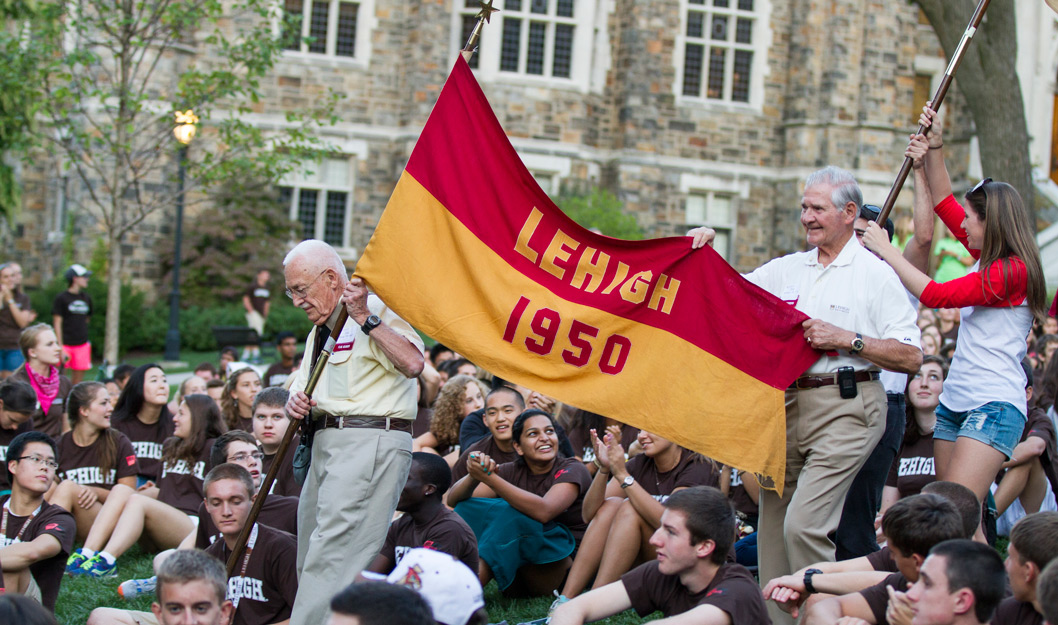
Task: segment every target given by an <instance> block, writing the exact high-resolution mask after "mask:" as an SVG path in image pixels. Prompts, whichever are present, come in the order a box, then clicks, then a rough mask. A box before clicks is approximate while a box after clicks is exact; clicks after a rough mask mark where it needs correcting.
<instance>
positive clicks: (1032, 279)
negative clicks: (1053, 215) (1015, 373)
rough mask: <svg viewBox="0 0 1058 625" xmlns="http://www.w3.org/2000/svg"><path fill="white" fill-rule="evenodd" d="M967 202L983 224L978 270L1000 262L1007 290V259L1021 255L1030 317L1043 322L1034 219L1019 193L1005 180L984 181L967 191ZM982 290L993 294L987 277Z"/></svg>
mask: <svg viewBox="0 0 1058 625" xmlns="http://www.w3.org/2000/svg"><path fill="white" fill-rule="evenodd" d="M966 202H967V204H969V205H970V210H972V211H973V212H974V213H976V214H977V218H978V219H980V220H981V222H982V223H983V224H984V241H983V242H982V243H981V258H980V263H981V264H980V271H981V273H982V274H985V273H987V272H988V270H989V269H990V268H991V267H992V264H993V263H1000V268H1001V269H1002V273H1003V288H1004V290H1006V291H1008V292H1009V289H1010V287H1011V284H1010V277H1011V267H1010V258H1011V257H1012V256H1016V257H1018V258H1020V259H1021V261H1022V262H1023V263H1025V271H1026V273H1027V274H1028V280H1027V282H1028V284H1027V287H1028V288H1027V291H1028V297H1027V298H1026V303H1027V304H1028V306H1029V310H1031V311H1032V316H1033V317H1035V318H1036V319H1037V320H1038V321H1040V322H1041V323H1042V322H1043V319H1044V317H1046V314H1047V284H1046V282H1045V281H1044V278H1043V266H1042V263H1041V262H1040V248H1039V247H1038V246H1037V245H1036V234H1035V233H1034V232H1033V227H1032V225H1033V223H1034V222H1033V220H1032V218H1031V217H1030V215H1029V212H1028V210H1026V208H1025V204H1024V202H1022V201H1021V196H1020V195H1018V192H1017V190H1016V189H1015V188H1014V187H1012V186H1010V185H1009V184H1007V183H1005V182H991V181H987V182H985V183H984V184H982V185H979V186H977V187H974V188H973V189H971V190H970V191H968V192H967V193H966ZM981 289H982V292H983V293H984V295H985V296H986V297H987V296H989V295H992V296H994V295H995V293H994V292H993V293H989V291H991V290H992V289H991V286H990V284H989V282H988V281H987V280H982V281H981Z"/></svg>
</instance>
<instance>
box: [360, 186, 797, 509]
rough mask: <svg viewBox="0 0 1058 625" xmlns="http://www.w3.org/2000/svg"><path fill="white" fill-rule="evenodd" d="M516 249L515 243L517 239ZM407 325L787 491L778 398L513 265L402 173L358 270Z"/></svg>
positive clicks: (779, 393) (503, 371) (706, 357)
mask: <svg viewBox="0 0 1058 625" xmlns="http://www.w3.org/2000/svg"><path fill="white" fill-rule="evenodd" d="M512 244H513V243H512ZM356 275H358V276H360V277H362V278H363V279H364V280H366V281H367V283H368V284H369V285H370V287H371V289H372V290H374V291H375V292H376V293H377V294H378V295H379V297H381V298H382V300H383V301H384V302H386V304H387V305H388V306H390V307H391V308H392V309H393V310H394V311H396V312H397V314H399V315H400V316H401V317H402V318H403V319H405V320H406V321H408V322H409V323H411V324H412V325H414V326H415V327H416V328H418V329H419V330H421V331H423V332H425V333H426V334H428V335H429V336H431V337H433V338H434V339H436V340H438V341H440V342H441V343H444V344H445V345H448V346H449V347H452V348H453V349H455V350H456V351H458V352H459V353H460V354H462V355H464V356H466V357H467V358H469V359H470V360H471V361H473V362H474V363H476V364H478V365H480V366H481V367H483V368H484V369H486V370H487V371H490V372H492V373H494V374H496V375H499V376H500V377H503V378H505V379H511V380H515V381H517V382H518V383H520V384H523V385H524V386H527V387H528V388H531V389H533V390H536V391H540V392H542V393H546V394H547V395H551V396H553V397H556V398H557V399H559V400H561V401H563V402H565V403H567V404H570V405H573V406H585V407H587V406H590V407H591V408H590V409H591V410H592V411H593V412H598V413H600V414H604V415H606V416H608V417H612V418H614V419H617V420H619V421H622V422H624V423H628V424H630V425H633V426H635V427H638V428H641V429H644V430H647V431H649V432H653V433H656V434H658V435H660V436H663V437H665V438H667V439H669V440H671V441H673V442H676V443H678V444H679V445H682V446H683V447H686V448H688V449H692V450H694V451H697V452H700V453H702V454H703V455H705V456H707V457H709V458H712V459H714V460H716V461H718V462H722V463H724V464H728V465H731V466H734V467H738V468H739V469H743V470H747V471H750V472H752V473H756V474H759V475H763V476H764V477H765V478H769V477H770V478H772V480H773V481H774V483H775V484H776V485H777V486H779V488H780V489H781V486H782V484H783V479H782V476H783V473H784V471H785V464H786V450H785V447H786V426H785V408H784V391H783V390H781V389H776V388H774V387H772V386H770V385H768V384H766V383H764V382H761V381H759V380H757V379H756V378H754V377H752V376H750V375H748V374H746V373H744V372H742V371H740V370H739V369H737V368H735V367H732V366H731V365H729V364H727V363H725V362H724V361H722V360H720V359H719V358H717V357H716V356H713V355H712V354H710V353H708V352H706V351H704V350H702V349H700V348H699V347H697V346H695V345H692V344H691V343H689V342H687V341H686V340H684V339H682V338H679V337H676V336H674V335H673V334H671V333H669V332H667V331H664V330H660V329H658V328H654V327H651V326H648V325H645V324H641V323H638V322H635V321H631V320H628V319H625V318H623V317H619V316H617V315H614V314H611V313H608V312H605V311H602V310H599V309H596V308H592V307H590V306H584V305H581V304H576V303H573V302H569V301H567V300H564V299H561V298H559V297H558V296H556V295H554V294H553V293H551V292H550V291H549V290H548V289H546V288H544V287H543V286H541V285H540V284H538V283H537V282H535V281H533V280H531V279H530V278H528V277H526V276H524V275H523V274H521V273H520V272H518V271H517V270H515V269H513V268H512V267H511V266H510V265H508V264H507V263H506V261H504V260H503V259H502V258H501V257H500V256H499V255H497V254H496V253H495V252H493V251H492V250H491V249H489V247H488V246H486V245H485V243H484V242H482V241H481V240H480V239H478V238H477V237H476V236H475V235H474V234H473V233H472V232H470V230H468V229H467V228H466V227H465V226H464V225H463V224H462V223H461V222H460V221H459V220H458V219H457V218H456V217H454V216H453V215H452V214H451V213H450V212H448V210H447V209H446V208H445V207H444V206H443V205H442V204H441V203H440V202H439V201H438V200H437V199H436V198H434V197H433V196H432V195H431V194H430V192H429V191H428V190H427V189H425V188H424V187H423V186H422V185H420V184H419V183H418V181H416V180H415V179H414V178H413V177H412V176H411V175H410V174H408V173H407V172H404V173H403V174H402V175H401V179H400V181H399V182H398V184H397V187H396V189H395V190H394V191H393V195H392V197H391V198H390V200H389V203H388V204H387V206H386V210H385V212H384V213H383V215H382V219H381V220H380V221H379V223H378V226H377V227H376V228H375V233H374V236H372V238H371V241H370V243H368V245H367V248H366V249H365V250H364V254H363V256H362V257H361V259H360V261H359V263H358V264H357V266H356Z"/></svg>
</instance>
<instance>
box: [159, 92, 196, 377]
mask: <svg viewBox="0 0 1058 625" xmlns="http://www.w3.org/2000/svg"><path fill="white" fill-rule="evenodd" d="M174 116H175V121H176V126H174V127H173V136H174V137H176V140H177V141H178V142H179V143H180V147H179V148H177V165H178V170H177V172H178V173H177V195H176V236H175V237H174V242H173V290H172V291H171V292H170V293H169V331H168V332H166V333H165V360H166V361H169V362H176V361H177V360H180V247H181V246H182V245H183V234H184V233H183V231H184V177H185V175H186V171H187V147H188V145H190V143H191V140H192V139H194V138H195V124H197V123H198V117H196V116H195V114H194V112H192V111H191V109H188V110H186V111H176V113H175V114H174Z"/></svg>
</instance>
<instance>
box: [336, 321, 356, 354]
mask: <svg viewBox="0 0 1058 625" xmlns="http://www.w3.org/2000/svg"><path fill="white" fill-rule="evenodd" d="M359 331H360V327H359V326H358V325H356V323H355V322H354V323H347V324H345V327H343V328H342V333H341V334H339V335H338V341H337V342H336V343H335V344H334V351H335V352H347V351H349V350H351V349H353V343H355V342H356V334H357V332H359Z"/></svg>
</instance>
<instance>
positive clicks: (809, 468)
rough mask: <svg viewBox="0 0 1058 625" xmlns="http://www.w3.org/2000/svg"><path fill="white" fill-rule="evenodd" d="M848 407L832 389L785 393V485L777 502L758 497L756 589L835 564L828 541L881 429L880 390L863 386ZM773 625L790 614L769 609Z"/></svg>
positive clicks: (764, 493) (772, 496)
mask: <svg viewBox="0 0 1058 625" xmlns="http://www.w3.org/2000/svg"><path fill="white" fill-rule="evenodd" d="M857 389H858V393H857V394H856V397H854V398H852V399H842V398H841V396H840V394H839V390H838V387H837V385H831V386H824V387H821V388H816V389H808V390H802V391H786V479H785V485H784V489H783V496H782V497H779V495H778V494H776V493H775V492H774V491H770V490H763V489H762V490H761V495H760V522H759V525H760V527H759V531H760V536H759V538H758V540H759V554H760V556H759V558H760V581H761V585H764V584H766V583H768V581H769V580H771V579H774V578H776V577H779V576H781V575H789V574H790V573H792V572H793V571H796V570H798V569H800V568H802V567H805V566H808V565H809V564H812V563H814V562H820V561H833V560H834V542H833V541H832V540H831V539H830V536H829V535H830V533H831V532H834V531H835V530H836V529H837V527H838V521H839V520H840V519H841V508H842V505H843V504H844V502H845V495H846V494H847V493H848V491H849V487H850V486H851V485H852V480H853V479H854V478H855V477H856V472H857V471H859V470H860V467H861V466H863V463H864V462H865V461H866V460H867V456H869V455H870V453H871V451H872V450H874V447H875V445H877V444H878V440H879V439H880V438H881V436H882V433H883V430H884V428H885V412H886V397H885V390H884V389H883V388H882V385H881V383H880V382H861V383H860V384H858V385H857ZM768 612H769V613H770V615H771V618H772V621H773V622H774V623H775V624H776V625H780V624H783V623H792V622H793V620H792V619H791V618H790V615H789V614H786V613H785V612H782V611H781V610H779V609H778V608H777V607H776V606H775V604H774V603H772V602H770V601H769V602H768Z"/></svg>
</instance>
